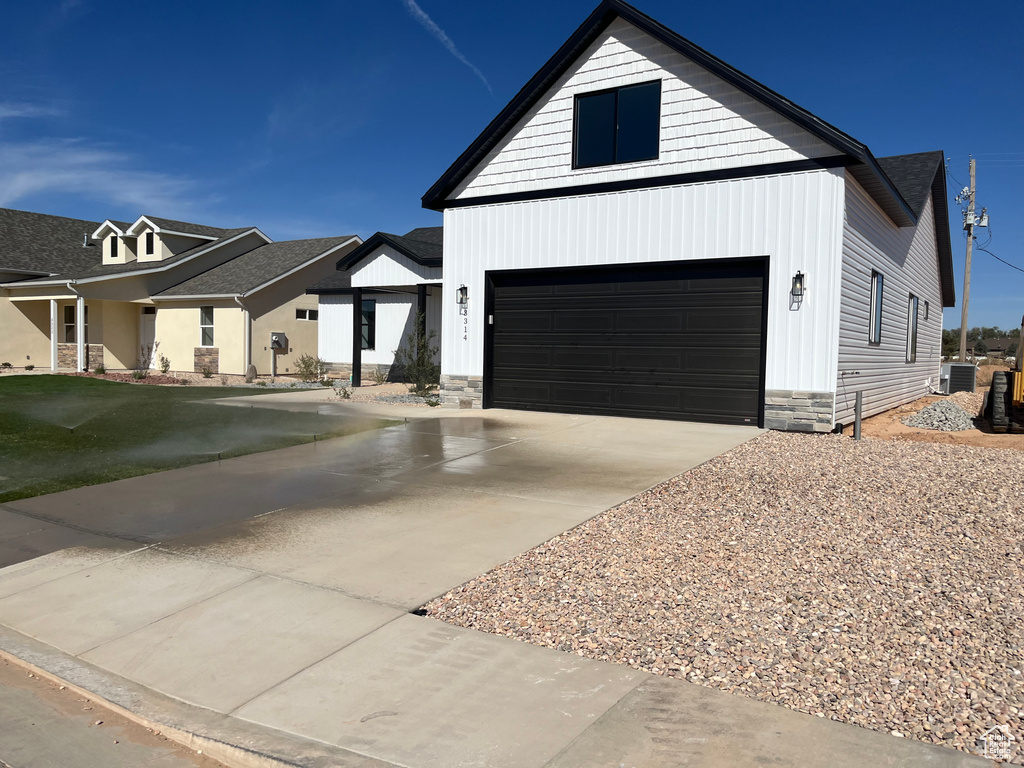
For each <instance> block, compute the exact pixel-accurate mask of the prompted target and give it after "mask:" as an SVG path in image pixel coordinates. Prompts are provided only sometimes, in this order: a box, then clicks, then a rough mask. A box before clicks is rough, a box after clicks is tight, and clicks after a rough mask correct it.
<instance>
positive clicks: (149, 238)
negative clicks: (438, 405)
mask: <svg viewBox="0 0 1024 768" xmlns="http://www.w3.org/2000/svg"><path fill="white" fill-rule="evenodd" d="M146 255H147V256H152V255H153V233H152V232H147V233H146Z"/></svg>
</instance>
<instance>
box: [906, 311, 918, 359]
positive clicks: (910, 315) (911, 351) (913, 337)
mask: <svg viewBox="0 0 1024 768" xmlns="http://www.w3.org/2000/svg"><path fill="white" fill-rule="evenodd" d="M907 362H908V363H916V362H917V296H915V295H914V294H910V301H908V302H907Z"/></svg>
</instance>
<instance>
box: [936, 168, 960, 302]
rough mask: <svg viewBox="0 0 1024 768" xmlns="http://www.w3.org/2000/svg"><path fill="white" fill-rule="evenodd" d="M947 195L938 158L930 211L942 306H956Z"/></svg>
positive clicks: (943, 174)
mask: <svg viewBox="0 0 1024 768" xmlns="http://www.w3.org/2000/svg"><path fill="white" fill-rule="evenodd" d="M948 201H949V195H948V192H947V191H946V167H945V165H944V164H943V162H942V161H941V160H940V161H939V163H938V168H936V170H935V178H934V179H933V180H932V212H933V215H934V217H935V245H936V249H937V250H938V256H939V284H940V286H941V289H942V306H943V307H955V306H956V282H955V280H954V278H953V244H952V242H951V241H950V237H949V202H948Z"/></svg>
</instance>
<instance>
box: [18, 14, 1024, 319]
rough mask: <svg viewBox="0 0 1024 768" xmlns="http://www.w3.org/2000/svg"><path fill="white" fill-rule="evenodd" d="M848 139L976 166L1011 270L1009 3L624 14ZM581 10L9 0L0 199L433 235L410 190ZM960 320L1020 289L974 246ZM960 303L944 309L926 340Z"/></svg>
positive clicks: (1017, 46) (1021, 188)
mask: <svg viewBox="0 0 1024 768" xmlns="http://www.w3.org/2000/svg"><path fill="white" fill-rule="evenodd" d="M635 4H636V5H637V7H638V8H640V10H642V11H644V12H645V13H647V14H649V15H651V16H653V17H654V18H655V19H657V20H658V21H661V22H662V23H664V24H666V25H667V26H669V27H670V28H672V29H674V30H676V31H677V32H679V33H680V34H682V35H683V36H685V37H687V38H689V39H690V40H692V41H693V42H695V43H696V44H698V45H700V46H702V47H704V48H706V49H708V50H709V51H711V52H712V53H714V54H715V55H717V56H719V57H720V58H722V59H724V60H725V61H727V62H729V63H730V64H732V65H733V66H735V67H737V68H739V69H740V70H742V71H744V72H746V73H747V74H749V75H751V76H752V77H754V78H756V79H758V80H760V81H761V82H763V83H765V84H766V85H768V86H769V87H771V88H773V89H775V90H776V91H779V92H780V93H782V94H783V95H785V96H787V97H788V98H790V99H792V100H793V101H795V102H797V103H798V104H800V105H801V106H803V107H805V108H807V109H809V110H810V111H812V112H814V113H815V114H817V115H819V116H820V117H822V118H824V119H825V120H828V121H829V122H831V123H833V124H834V125H836V126H837V127H839V128H840V129H842V130H844V131H846V132H847V133H849V134H851V135H853V136H854V137H856V138H857V139H859V140H861V141H863V142H865V143H866V144H867V145H868V146H869V147H871V149H872V151H873V152H874V154H875V155H876V156H884V155H889V154H901V153H909V152H919V151H925V150H933V149H942V150H944V151H945V152H946V155H947V157H949V158H950V160H951V163H950V171H951V175H952V176H953V177H955V179H956V180H955V181H954V180H953V179H951V180H950V182H949V186H950V218H951V221H952V222H953V225H954V229H953V252H954V257H955V270H956V282H957V297H958V301H959V298H960V294H961V292H962V281H963V259H964V239H963V236H962V233H961V231H960V227H959V222H960V214H959V211H958V208H957V206H956V204H955V203H954V202H953V200H952V196H953V195H954V194H955V193H956V191H957V188H958V184H966V182H967V163H968V156H969V155H970V154H973V155H974V156H975V157H976V159H977V161H978V173H977V176H978V204H979V206H986V207H987V208H988V210H989V214H990V216H991V221H992V227H991V228H990V229H989V231H988V232H986V231H985V230H980V231H979V242H980V243H982V244H983V243H984V242H985V241H986V240H987V239H988V237H989V235H992V241H991V243H990V244H989V245H988V246H987V247H988V249H989V250H990V251H992V252H993V253H994V254H996V255H997V256H999V257H1000V258H1003V259H1006V260H1007V261H1010V262H1013V263H1014V264H1016V265H1017V266H1019V267H1021V268H1022V269H1024V216H1022V214H1024V53H1022V48H1024V47H1022V45H1021V40H1022V39H1024V38H1022V34H1024V3H1022V2H1020V0H992V1H991V2H989V3H987V4H985V5H984V6H964V5H963V4H962V3H959V2H956V3H954V2H951V1H949V0H896V1H894V0H884V1H883V0H861V2H859V3H857V4H856V5H855V6H851V5H849V4H846V3H824V2H821V0H808V1H804V0H791V1H790V2H783V3H765V2H763V0H757V2H751V1H749V0H720V1H719V2H717V3H715V4H713V5H712V6H706V5H705V6H701V7H702V10H701V11H700V12H699V13H695V12H693V9H694V8H695V7H696V6H694V5H693V4H690V3H680V2H677V1H676V0H671V1H670V0H638V1H637V2H636V3H635ZM595 5H596V0H562V2H559V3H552V2H550V0H547V1H546V2H541V1H540V0H517V2H514V3H513V2H505V3H502V2H486V3H485V2H469V1H468V0H416V1H415V2H413V0H378V1H377V2H346V1H344V0H333V1H329V0H327V1H319V2H261V1H260V0H248V1H247V2H240V1H238V0H224V1H222V2H217V3H210V2H207V1H205V0H204V1H203V2H197V1H194V0H176V1H175V2H173V3H172V2H150V3H135V2H132V3H129V2H101V1H100V0H45V1H44V0H36V1H35V2H26V3H7V4H5V8H4V22H5V23H4V24H3V25H2V26H0V206H3V207H9V208H19V209H23V210H31V211H41V212H45V213H53V214H59V215H64V216H72V217H78V218H85V219H98V220H102V219H104V218H122V219H130V220H133V219H135V218H136V217H137V216H138V215H139V214H140V213H151V214H154V215H158V216H165V217H168V218H182V219H186V220H191V221H197V222H200V223H207V224H213V225H220V226H242V225H248V224H254V225H256V226H259V227H260V228H261V229H263V231H265V232H266V233H267V234H268V235H270V236H271V237H273V238H275V239H289V238H301V237H316V236H323V235H333V234H343V233H352V232H354V233H357V234H360V235H362V236H364V237H365V236H367V235H369V234H372V233H373V232H374V231H376V230H384V231H392V232H405V231H407V230H408V229H411V228H413V227H416V226H429V225H436V224H440V215H439V214H437V213H434V212H431V211H426V210H423V209H422V208H421V207H420V197H421V196H422V194H423V193H424V192H425V191H426V190H427V188H428V187H429V186H430V185H431V184H432V183H433V182H434V181H435V180H436V179H437V178H438V177H439V176H440V175H441V173H443V171H444V170H445V169H446V168H447V167H448V165H449V164H450V163H451V162H452V161H453V160H454V159H455V158H456V157H457V156H458V155H459V153H460V152H461V151H462V150H464V149H465V148H466V146H467V145H468V144H469V143H470V142H471V141H472V140H473V138H475V137H476V135H477V134H478V133H479V132H480V131H481V130H482V129H483V127H484V126H485V125H486V124H487V123H488V122H489V121H490V120H491V118H493V117H494V115H495V114H496V113H497V112H498V111H499V110H500V109H501V107H502V106H504V105H505V104H506V103H507V102H508V101H509V100H510V99H511V98H512V97H513V96H514V95H515V94H516V92H517V91H518V90H519V88H520V87H522V85H523V84H525V82H526V81H527V80H528V79H529V78H530V77H531V76H532V75H533V73H534V72H535V71H536V70H537V69H539V68H540V66H541V65H542V64H543V63H544V62H545V61H546V60H547V59H548V57H550V56H551V55H552V54H553V53H554V52H555V50H556V49H557V48H558V46H559V45H561V44H562V42H564V40H565V39H566V38H567V37H568V36H569V35H570V34H571V33H572V32H573V30H574V29H575V28H576V27H577V26H578V25H579V24H580V23H581V22H582V21H583V19H584V18H586V16H587V15H588V14H589V13H590V11H591V10H593V8H594V6H595ZM970 309H971V313H970V320H969V322H970V325H972V326H974V325H999V326H1001V327H1003V328H1010V327H1016V326H1017V325H1018V323H1019V322H1020V319H1021V315H1022V313H1024V272H1018V271H1015V270H1013V269H1011V268H1010V267H1007V266H1005V265H1003V264H1001V263H999V262H998V261H996V259H995V258H993V257H991V256H989V255H988V254H986V253H984V252H979V251H977V250H976V251H975V257H974V267H973V270H972V279H971V304H970ZM959 324H960V310H959V308H957V309H955V310H946V326H947V327H956V326H959Z"/></svg>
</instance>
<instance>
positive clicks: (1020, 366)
mask: <svg viewBox="0 0 1024 768" xmlns="http://www.w3.org/2000/svg"><path fill="white" fill-rule="evenodd" d="M1022 347H1024V317H1022V318H1021V319H1020V336H1018V337H1017V352H1016V354H1017V370H1018V371H1024V348H1022Z"/></svg>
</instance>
